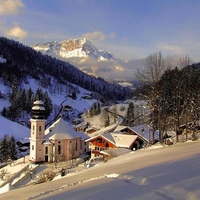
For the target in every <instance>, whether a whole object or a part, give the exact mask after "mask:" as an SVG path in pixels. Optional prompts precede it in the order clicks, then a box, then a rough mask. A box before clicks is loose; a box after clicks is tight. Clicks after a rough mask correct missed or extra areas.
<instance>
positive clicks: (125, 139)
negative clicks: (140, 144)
mask: <svg viewBox="0 0 200 200" xmlns="http://www.w3.org/2000/svg"><path fill="white" fill-rule="evenodd" d="M99 136H101V137H102V138H104V139H105V140H108V141H109V142H111V143H113V144H114V145H115V146H116V147H124V148H129V147H130V146H131V144H133V142H134V141H135V140H136V139H137V138H138V136H137V135H124V134H120V133H105V134H103V135H101V134H99V135H96V136H94V137H92V138H89V139H88V140H86V141H91V140H92V139H94V138H97V137H99Z"/></svg>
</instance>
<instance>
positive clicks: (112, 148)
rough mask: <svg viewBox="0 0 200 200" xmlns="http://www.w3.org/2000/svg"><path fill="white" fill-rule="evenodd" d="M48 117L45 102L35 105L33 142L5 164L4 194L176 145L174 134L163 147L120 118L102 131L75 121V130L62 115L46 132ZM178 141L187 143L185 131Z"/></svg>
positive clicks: (21, 143)
mask: <svg viewBox="0 0 200 200" xmlns="http://www.w3.org/2000/svg"><path fill="white" fill-rule="evenodd" d="M44 113H45V109H44V107H43V102H42V101H41V100H37V101H35V102H34V105H33V107H32V117H31V119H30V122H31V130H30V138H27V139H23V140H18V141H17V142H16V143H17V146H18V150H19V151H20V152H21V155H23V156H21V158H20V159H18V160H17V161H12V160H10V159H9V160H8V161H7V163H5V165H6V166H4V164H1V169H0V175H1V180H0V192H5V191H9V190H12V189H17V188H20V187H24V186H28V185H31V184H38V183H43V182H46V181H51V180H53V179H56V177H58V176H60V177H62V176H65V175H67V174H69V173H76V172H77V171H80V170H84V169H86V168H89V167H91V166H93V165H95V164H96V163H104V162H107V161H108V160H110V159H113V158H116V157H118V156H120V155H123V154H127V153H130V152H133V151H138V150H141V149H146V148H150V147H153V148H155V147H156V148H157V147H162V146H168V145H172V144H175V143H176V135H175V133H174V132H173V131H171V132H170V131H169V132H167V135H166V137H165V140H164V143H163V144H160V143H159V132H158V131H155V133H154V141H152V129H151V127H150V126H148V125H145V124H142V125H138V126H134V127H129V126H122V125H120V122H121V120H120V117H119V120H118V122H116V123H114V124H112V125H110V126H108V127H104V128H102V129H98V128H95V127H92V126H89V125H88V123H87V124H85V125H84V126H83V125H82V124H81V119H80V118H77V119H75V118H74V119H73V124H74V126H71V125H69V123H68V122H67V121H65V120H64V119H63V118H62V115H60V116H59V117H58V119H57V120H56V121H55V122H54V123H53V124H52V125H50V126H49V127H48V128H47V129H45V123H46V119H45V115H44ZM178 137H179V142H184V139H185V134H184V131H183V134H181V135H179V136H178ZM190 139H192V138H190ZM153 144H154V145H153ZM14 169H16V170H14Z"/></svg>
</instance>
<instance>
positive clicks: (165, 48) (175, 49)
mask: <svg viewBox="0 0 200 200" xmlns="http://www.w3.org/2000/svg"><path fill="white" fill-rule="evenodd" d="M158 46H159V49H160V50H161V51H167V52H173V53H183V49H182V48H181V47H180V46H177V45H170V44H160V45H158Z"/></svg>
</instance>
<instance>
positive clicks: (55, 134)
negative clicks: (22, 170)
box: [29, 101, 88, 163]
mask: <svg viewBox="0 0 200 200" xmlns="http://www.w3.org/2000/svg"><path fill="white" fill-rule="evenodd" d="M30 121H31V134H30V138H29V139H30V161H31V162H33V163H39V162H57V161H61V160H65V161H66V160H71V159H74V158H78V157H80V156H81V154H82V153H85V152H87V151H88V147H87V143H86V142H85V139H86V138H88V136H87V135H86V134H84V133H83V132H76V131H75V130H74V129H73V128H72V127H71V126H70V125H69V124H68V123H67V122H66V121H64V120H63V119H62V118H59V119H58V120H57V121H56V122H55V123H53V124H52V125H51V126H50V127H49V128H48V129H46V130H45V122H46V119H45V109H44V107H43V102H42V101H35V102H34V106H33V108H32V118H31V120H30Z"/></svg>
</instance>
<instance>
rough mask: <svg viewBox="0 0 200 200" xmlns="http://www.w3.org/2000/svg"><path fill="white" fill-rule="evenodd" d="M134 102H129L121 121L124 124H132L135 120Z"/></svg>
mask: <svg viewBox="0 0 200 200" xmlns="http://www.w3.org/2000/svg"><path fill="white" fill-rule="evenodd" d="M134 107H135V106H134V103H133V102H131V103H129V106H128V109H127V113H126V116H125V118H124V120H123V122H122V124H123V125H124V126H133V125H134V122H135V114H134Z"/></svg>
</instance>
